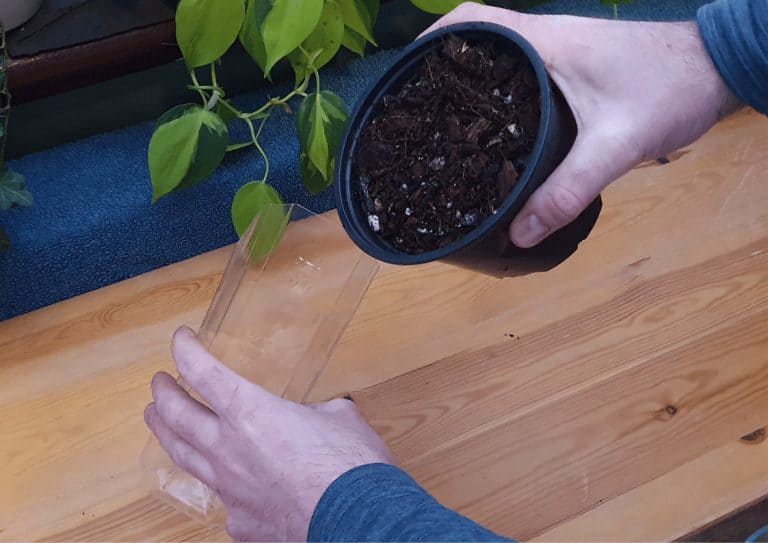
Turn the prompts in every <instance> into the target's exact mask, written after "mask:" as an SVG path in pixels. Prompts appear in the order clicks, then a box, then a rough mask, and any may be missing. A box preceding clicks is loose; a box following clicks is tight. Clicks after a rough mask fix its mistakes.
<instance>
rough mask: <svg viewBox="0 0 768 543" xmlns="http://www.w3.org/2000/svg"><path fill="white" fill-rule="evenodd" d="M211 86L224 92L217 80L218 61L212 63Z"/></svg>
mask: <svg viewBox="0 0 768 543" xmlns="http://www.w3.org/2000/svg"><path fill="white" fill-rule="evenodd" d="M211 85H213V87H214V88H216V89H219V90H223V89H221V87H219V82H218V81H217V79H216V61H213V62H211Z"/></svg>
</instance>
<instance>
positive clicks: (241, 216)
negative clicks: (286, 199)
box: [232, 181, 283, 236]
mask: <svg viewBox="0 0 768 543" xmlns="http://www.w3.org/2000/svg"><path fill="white" fill-rule="evenodd" d="M281 203H283V200H282V198H280V194H279V193H278V192H277V191H276V190H275V189H273V188H272V187H270V186H269V185H267V184H266V183H264V182H262V181H251V182H250V183H246V184H245V185H243V186H242V187H240V190H238V191H237V194H235V198H234V199H233V200H232V224H233V225H234V226H235V231H236V232H237V235H238V236H242V235H243V233H244V232H245V231H246V230H247V229H248V227H249V226H250V225H251V222H253V218H254V217H255V216H256V215H258V214H259V213H260V212H261V211H262V210H263V209H264V208H265V207H266V206H268V205H271V204H281Z"/></svg>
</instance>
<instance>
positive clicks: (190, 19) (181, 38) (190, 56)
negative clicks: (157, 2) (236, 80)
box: [176, 0, 245, 68]
mask: <svg viewBox="0 0 768 543" xmlns="http://www.w3.org/2000/svg"><path fill="white" fill-rule="evenodd" d="M244 18H245V4H244V3H243V0H181V1H180V2H179V5H178V7H177V8H176V41H177V42H178V43H179V47H180V48H181V52H182V54H183V55H184V60H185V61H186V62H187V66H189V67H190V68H197V67H198V66H204V65H206V64H210V63H211V62H213V61H214V60H216V59H218V58H219V57H221V56H222V55H223V54H224V53H226V52H227V49H229V47H230V46H231V45H232V43H234V41H235V40H236V39H237V35H238V33H239V32H240V27H241V26H242V24H243V19H244Z"/></svg>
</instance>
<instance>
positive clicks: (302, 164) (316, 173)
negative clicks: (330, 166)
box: [299, 153, 332, 194]
mask: <svg viewBox="0 0 768 543" xmlns="http://www.w3.org/2000/svg"><path fill="white" fill-rule="evenodd" d="M299 171H300V173H301V183H302V185H304V188H305V189H307V190H308V191H309V192H310V193H311V194H320V193H321V192H323V191H324V190H325V189H327V188H328V187H330V186H331V183H332V181H331V180H328V179H326V178H325V176H324V175H323V174H322V173H321V172H320V170H318V169H317V168H316V167H315V165H314V164H312V161H311V160H309V157H308V156H307V153H301V154H300V155H299Z"/></svg>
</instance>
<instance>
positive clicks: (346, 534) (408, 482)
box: [308, 464, 509, 543]
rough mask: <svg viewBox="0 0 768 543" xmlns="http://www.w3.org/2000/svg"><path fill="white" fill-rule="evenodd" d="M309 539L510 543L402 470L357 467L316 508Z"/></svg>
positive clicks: (345, 475) (336, 482)
mask: <svg viewBox="0 0 768 543" xmlns="http://www.w3.org/2000/svg"><path fill="white" fill-rule="evenodd" d="M308 540H309V541H377V542H382V543H383V542H389V541H431V542H439V541H509V540H508V539H505V538H503V537H500V536H498V535H496V534H494V533H493V532H490V531H488V530H486V529H485V528H483V527H482V526H480V525H478V524H476V523H474V522H472V521H471V520H469V519H468V518H465V517H462V516H461V515H459V514H458V513H455V512H453V511H451V510H449V509H446V508H445V507H443V506H442V505H440V504H439V503H438V502H437V501H436V500H435V499H434V498H433V497H432V496H430V495H429V494H428V493H427V492H426V491H425V490H424V489H423V488H421V487H420V486H419V485H418V484H417V483H416V481H414V480H413V479H412V478H411V477H410V476H409V475H408V474H407V473H405V472H404V471H402V470H400V469H398V468H396V467H394V466H389V465H386V464H369V465H366V466H361V467H359V468H355V469H353V470H351V471H349V472H347V473H345V474H344V475H342V476H341V477H339V478H338V479H337V480H336V481H334V482H333V484H331V486H330V487H329V488H328V490H326V491H325V493H324V494H323V496H322V498H320V503H318V504H317V507H316V508H315V513H314V515H313V516H312V521H311V523H310V526H309V534H308Z"/></svg>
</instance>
